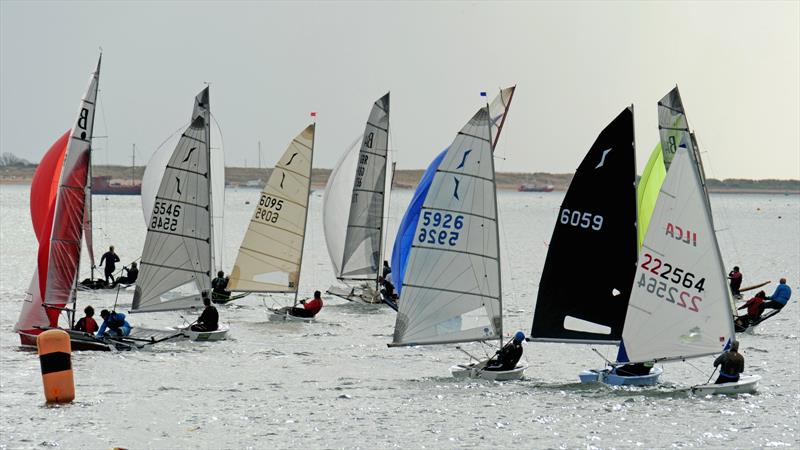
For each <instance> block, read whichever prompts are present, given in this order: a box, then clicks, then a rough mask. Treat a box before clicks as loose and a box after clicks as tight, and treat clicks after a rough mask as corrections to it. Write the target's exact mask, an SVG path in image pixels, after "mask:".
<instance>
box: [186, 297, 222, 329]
mask: <svg viewBox="0 0 800 450" xmlns="http://www.w3.org/2000/svg"><path fill="white" fill-rule="evenodd" d="M203 304H204V305H205V306H206V308H205V309H204V310H203V313H202V314H200V317H198V318H197V323H195V324H194V325H192V328H191V329H192V331H216V330H217V329H218V328H219V312H217V308H215V307H213V306H211V298H210V297H209V295H208V293H206V292H203Z"/></svg>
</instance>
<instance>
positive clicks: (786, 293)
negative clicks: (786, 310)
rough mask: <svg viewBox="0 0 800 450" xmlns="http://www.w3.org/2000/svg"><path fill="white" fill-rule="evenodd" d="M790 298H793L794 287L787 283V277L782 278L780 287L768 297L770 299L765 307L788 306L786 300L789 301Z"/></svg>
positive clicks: (778, 307)
mask: <svg viewBox="0 0 800 450" xmlns="http://www.w3.org/2000/svg"><path fill="white" fill-rule="evenodd" d="M790 298H792V288H790V287H789V285H788V284H786V278H781V282H780V284H779V285H778V287H776V288H775V292H773V293H772V295H770V296H769V297H767V300H769V301H768V302H767V303H764V308H770V309H778V310H780V309H781V308H783V307H784V306H786V302H788V301H789V299H790Z"/></svg>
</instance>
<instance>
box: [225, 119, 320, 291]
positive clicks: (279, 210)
mask: <svg viewBox="0 0 800 450" xmlns="http://www.w3.org/2000/svg"><path fill="white" fill-rule="evenodd" d="M314 128H315V125H314V124H311V125H309V126H308V127H306V128H305V129H304V130H303V131H302V132H301V133H300V134H299V135H297V137H296V138H294V140H293V141H292V143H291V144H289V148H288V149H286V152H285V153H284V154H283V156H282V157H281V159H280V160H279V161H278V164H276V166H275V169H273V171H272V174H271V175H270V177H269V181H267V184H266V186H265V187H264V190H263V191H262V192H261V196H260V197H259V201H258V205H256V208H255V211H254V212H253V217H252V219H250V225H249V226H248V227H247V232H246V233H245V236H244V240H243V241H242V245H241V247H240V248H239V254H238V255H237V256H236V262H235V263H234V266H233V271H232V272H231V276H230V282H229V283H228V288H229V289H231V290H234V291H241V292H297V285H298V283H299V281H300V262H301V259H302V255H303V241H304V236H305V232H306V217H307V210H308V195H309V192H310V189H311V167H312V162H313V153H314Z"/></svg>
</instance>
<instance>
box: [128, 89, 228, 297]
mask: <svg viewBox="0 0 800 450" xmlns="http://www.w3.org/2000/svg"><path fill="white" fill-rule="evenodd" d="M209 117H210V105H209V92H208V88H205V89H203V90H202V91H201V92H200V93H199V94H198V95H197V96H196V97H195V99H194V108H193V111H192V122H191V124H190V125H189V127H188V128H187V129H186V131H184V133H183V135H182V136H181V138H180V139H179V140H178V144H177V146H176V147H175V150H174V151H173V152H172V156H171V157H170V160H169V162H168V163H167V166H166V169H165V170H164V175H163V177H162V179H161V183H160V185H159V188H158V192H157V194H156V197H155V203H154V206H153V211H152V213H151V216H150V221H149V223H148V228H147V235H146V237H145V244H144V250H143V251H142V260H141V264H140V267H141V268H140V269H139V270H140V272H139V278H138V279H137V282H136V290H135V292H134V295H133V304H132V308H131V312H151V311H169V310H175V309H186V308H192V307H200V306H202V303H201V301H200V299H201V292H202V291H205V290H209V289H210V288H211V271H212V270H213V267H212V249H211V248H212V247H211V246H212V240H213V239H212V233H213V231H212V225H211V211H210V202H211V192H210V184H211V182H210V176H211V173H210V171H211V170H213V169H214V168H212V167H210V161H211V158H210V154H209V151H210V149H209V137H210V136H209V135H210V128H209Z"/></svg>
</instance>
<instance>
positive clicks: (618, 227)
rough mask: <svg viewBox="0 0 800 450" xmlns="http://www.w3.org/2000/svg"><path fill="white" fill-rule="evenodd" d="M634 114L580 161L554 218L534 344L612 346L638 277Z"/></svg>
mask: <svg viewBox="0 0 800 450" xmlns="http://www.w3.org/2000/svg"><path fill="white" fill-rule="evenodd" d="M633 130H634V129H633V108H632V107H629V108H626V109H625V110H623V111H622V112H621V113H620V114H619V115H618V116H617V117H616V118H615V119H614V120H613V121H612V122H611V123H610V124H609V125H608V126H607V127H606V128H605V129H604V130H603V131H602V132H601V133H600V135H599V136H598V137H597V140H595V142H594V144H593V145H592V147H591V149H590V150H589V152H588V153H587V154H586V156H585V157H584V159H583V161H582V162H581V164H580V166H579V167H578V170H577V171H576V172H575V176H574V177H573V178H572V182H571V183H570V186H569V189H568V190H567V193H566V195H565V196H564V201H563V202H562V204H561V209H560V211H559V213H558V218H557V220H556V225H555V228H554V230H553V236H552V238H551V239H550V244H549V247H548V251H547V258H546V259H545V264H544V270H543V272H542V278H541V280H540V281H539V294H538V297H537V300H536V312H535V314H534V317H533V327H532V331H531V338H532V340H544V341H557V342H595V343H603V344H616V343H618V342H619V340H620V339H621V338H622V327H623V324H624V323H625V313H626V310H627V307H628V299H629V297H630V289H631V283H632V281H633V273H634V271H635V270H636V257H637V244H636V239H637V232H636V149H635V146H634V136H633Z"/></svg>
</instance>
